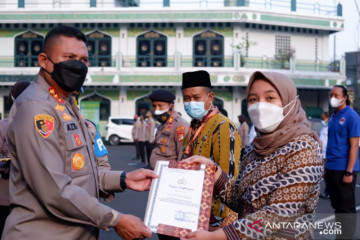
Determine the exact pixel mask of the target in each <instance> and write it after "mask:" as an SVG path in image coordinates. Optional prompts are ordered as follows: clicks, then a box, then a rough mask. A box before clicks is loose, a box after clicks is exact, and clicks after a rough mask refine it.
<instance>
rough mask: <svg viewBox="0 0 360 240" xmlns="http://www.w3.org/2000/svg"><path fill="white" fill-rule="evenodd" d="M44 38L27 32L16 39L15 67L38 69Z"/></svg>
mask: <svg viewBox="0 0 360 240" xmlns="http://www.w3.org/2000/svg"><path fill="white" fill-rule="evenodd" d="M43 39H44V37H43V36H41V35H38V34H36V33H34V32H32V31H27V32H25V33H23V34H21V35H19V36H17V37H16V38H15V54H14V55H15V67H38V66H39V63H38V60H37V56H38V54H39V53H41V50H42V43H43Z"/></svg>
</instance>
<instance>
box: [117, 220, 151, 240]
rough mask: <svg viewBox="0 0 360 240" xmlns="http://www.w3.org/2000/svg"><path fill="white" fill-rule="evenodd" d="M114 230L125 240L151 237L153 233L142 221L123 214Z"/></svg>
mask: <svg viewBox="0 0 360 240" xmlns="http://www.w3.org/2000/svg"><path fill="white" fill-rule="evenodd" d="M114 229H115V231H116V233H117V234H118V235H119V236H120V237H121V238H122V239H124V240H127V239H138V238H140V239H144V238H150V237H151V231H150V230H149V229H148V228H147V227H146V226H145V224H144V223H143V222H142V221H141V219H140V218H138V217H135V216H133V215H129V214H121V217H120V220H119V222H118V223H117V224H116V225H115V227H114Z"/></svg>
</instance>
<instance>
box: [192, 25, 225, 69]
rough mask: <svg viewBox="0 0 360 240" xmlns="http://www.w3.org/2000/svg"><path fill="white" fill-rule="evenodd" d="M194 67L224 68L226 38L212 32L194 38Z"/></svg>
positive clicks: (208, 31)
mask: <svg viewBox="0 0 360 240" xmlns="http://www.w3.org/2000/svg"><path fill="white" fill-rule="evenodd" d="M193 66H194V67H222V66H224V37H223V36H221V35H219V34H216V33H214V32H212V31H210V30H207V31H205V32H202V33H200V34H198V35H196V36H194V38H193Z"/></svg>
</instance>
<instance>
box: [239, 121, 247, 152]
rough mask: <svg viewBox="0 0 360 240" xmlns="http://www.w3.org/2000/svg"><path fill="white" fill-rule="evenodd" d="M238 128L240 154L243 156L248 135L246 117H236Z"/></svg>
mask: <svg viewBox="0 0 360 240" xmlns="http://www.w3.org/2000/svg"><path fill="white" fill-rule="evenodd" d="M238 119H239V122H240V126H239V128H238V133H239V135H240V138H241V154H242V155H243V152H244V149H245V148H246V146H247V145H248V144H249V140H248V134H249V125H248V124H247V122H246V117H245V116H244V115H239V116H238Z"/></svg>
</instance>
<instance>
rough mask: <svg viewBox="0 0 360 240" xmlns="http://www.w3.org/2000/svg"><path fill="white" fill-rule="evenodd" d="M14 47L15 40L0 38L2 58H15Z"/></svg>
mask: <svg viewBox="0 0 360 240" xmlns="http://www.w3.org/2000/svg"><path fill="white" fill-rule="evenodd" d="M14 45H15V38H13V37H1V38H0V46H2V47H1V52H0V56H7V57H13V56H14Z"/></svg>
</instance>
